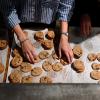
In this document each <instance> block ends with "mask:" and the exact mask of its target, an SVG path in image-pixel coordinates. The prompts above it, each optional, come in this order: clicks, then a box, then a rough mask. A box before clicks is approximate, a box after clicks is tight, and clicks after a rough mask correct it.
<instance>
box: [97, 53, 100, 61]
mask: <svg viewBox="0 0 100 100" xmlns="http://www.w3.org/2000/svg"><path fill="white" fill-rule="evenodd" d="M97 60H98V61H100V53H97Z"/></svg>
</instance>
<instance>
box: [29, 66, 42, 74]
mask: <svg viewBox="0 0 100 100" xmlns="http://www.w3.org/2000/svg"><path fill="white" fill-rule="evenodd" d="M31 74H32V75H33V76H39V75H41V74H42V68H40V67H34V68H33V69H32V71H31Z"/></svg>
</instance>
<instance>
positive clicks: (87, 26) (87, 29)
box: [80, 14, 92, 37]
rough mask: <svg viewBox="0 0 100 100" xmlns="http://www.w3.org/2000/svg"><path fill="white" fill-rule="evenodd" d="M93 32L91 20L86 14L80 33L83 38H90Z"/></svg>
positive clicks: (83, 17)
mask: <svg viewBox="0 0 100 100" xmlns="http://www.w3.org/2000/svg"><path fill="white" fill-rule="evenodd" d="M91 30H92V25H91V18H90V16H89V15H87V14H85V15H83V16H82V17H81V20H80V33H81V35H82V36H85V37H87V36H89V35H90V33H91Z"/></svg>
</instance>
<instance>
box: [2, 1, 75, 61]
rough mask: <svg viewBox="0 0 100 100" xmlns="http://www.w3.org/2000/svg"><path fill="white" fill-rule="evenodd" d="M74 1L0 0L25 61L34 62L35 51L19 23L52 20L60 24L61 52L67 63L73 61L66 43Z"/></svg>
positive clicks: (50, 21)
mask: <svg viewBox="0 0 100 100" xmlns="http://www.w3.org/2000/svg"><path fill="white" fill-rule="evenodd" d="M73 5H74V0H0V9H1V12H2V14H3V15H4V17H5V20H6V22H7V24H8V26H9V27H10V28H12V29H13V30H14V31H15V33H16V35H17V37H18V39H19V41H20V43H21V48H22V50H23V52H24V54H25V55H26V57H27V59H28V60H29V61H30V62H31V63H34V62H35V60H34V59H35V57H36V56H37V53H36V50H35V48H34V46H33V45H32V43H31V42H30V40H29V39H28V38H27V37H26V36H25V34H24V33H23V30H22V28H21V26H20V23H26V22H35V23H45V24H50V23H52V22H53V21H54V20H58V21H59V22H60V33H61V37H60V43H59V54H60V57H61V51H62V52H63V53H64V54H65V55H66V57H67V59H68V62H69V63H71V62H72V59H73V52H72V49H71V47H70V45H69V43H68V34H67V33H68V22H69V20H70V17H71V14H72V9H73Z"/></svg>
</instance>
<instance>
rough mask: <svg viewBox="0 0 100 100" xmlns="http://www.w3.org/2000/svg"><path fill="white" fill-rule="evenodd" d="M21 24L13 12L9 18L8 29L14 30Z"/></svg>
mask: <svg viewBox="0 0 100 100" xmlns="http://www.w3.org/2000/svg"><path fill="white" fill-rule="evenodd" d="M19 23H20V20H19V19H18V15H17V14H16V11H12V12H11V13H10V15H9V16H8V25H9V26H8V27H9V28H14V27H15V26H16V25H18V24H19Z"/></svg>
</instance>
